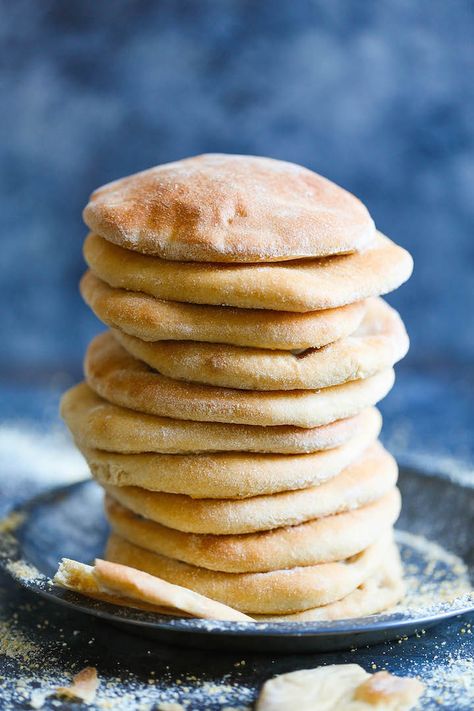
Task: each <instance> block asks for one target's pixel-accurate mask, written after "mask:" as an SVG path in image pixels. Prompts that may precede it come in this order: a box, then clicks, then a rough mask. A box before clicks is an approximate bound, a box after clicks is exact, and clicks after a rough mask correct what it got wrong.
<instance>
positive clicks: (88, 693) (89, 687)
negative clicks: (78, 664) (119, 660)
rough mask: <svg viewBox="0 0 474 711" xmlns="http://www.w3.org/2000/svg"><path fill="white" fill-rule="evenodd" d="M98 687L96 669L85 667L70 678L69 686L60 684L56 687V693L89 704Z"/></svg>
mask: <svg viewBox="0 0 474 711" xmlns="http://www.w3.org/2000/svg"><path fill="white" fill-rule="evenodd" d="M98 688H99V679H98V678H97V669H96V668H95V667H86V668H85V669H83V670H82V671H80V672H79V673H78V674H76V675H75V676H74V677H73V678H72V684H71V686H60V687H59V688H58V689H56V694H57V695H58V696H63V697H66V698H68V699H72V700H73V701H84V703H86V704H91V703H92V702H93V701H94V699H95V694H96V691H97V689H98Z"/></svg>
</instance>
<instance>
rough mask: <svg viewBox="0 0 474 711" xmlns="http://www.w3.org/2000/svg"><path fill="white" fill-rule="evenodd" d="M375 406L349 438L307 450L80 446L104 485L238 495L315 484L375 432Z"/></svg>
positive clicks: (212, 495)
mask: <svg viewBox="0 0 474 711" xmlns="http://www.w3.org/2000/svg"><path fill="white" fill-rule="evenodd" d="M381 425H382V418H381V416H380V413H379V412H378V410H375V409H372V410H366V411H365V412H364V413H362V414H361V422H360V431H358V432H356V433H355V435H354V437H352V438H351V439H350V440H349V441H348V442H346V443H344V444H342V445H340V446H339V447H334V448H332V449H327V450H322V451H320V452H313V453H311V454H296V455H291V454H252V453H247V452H230V453H228V452H216V453H207V454H154V453H150V452H148V453H143V454H121V453H115V452H106V451H103V450H99V449H90V448H88V447H85V446H84V445H79V448H80V449H81V451H82V453H83V455H84V457H85V458H86V460H87V463H88V464H89V467H90V469H91V471H92V473H93V475H94V477H95V478H96V479H97V480H98V481H99V483H101V484H103V485H108V484H112V485H113V486H138V487H141V488H142V489H148V490H149V491H164V492H167V493H169V494H187V495H188V496H192V497H193V498H197V499H226V498H227V499H240V498H247V497H249V496H260V495H262V494H275V493H277V492H279V491H290V490H293V489H304V488H306V487H309V486H316V485H318V484H320V483H321V482H323V481H327V480H328V479H331V477H333V476H336V475H337V474H339V473H340V472H341V471H342V470H343V469H344V468H345V467H347V466H348V465H349V464H350V463H351V462H354V461H355V460H356V459H357V458H358V457H359V456H360V455H361V454H362V452H363V451H364V450H365V449H367V447H368V446H369V445H370V444H372V443H373V442H374V441H375V440H376V439H377V437H378V435H379V433H380V428H381Z"/></svg>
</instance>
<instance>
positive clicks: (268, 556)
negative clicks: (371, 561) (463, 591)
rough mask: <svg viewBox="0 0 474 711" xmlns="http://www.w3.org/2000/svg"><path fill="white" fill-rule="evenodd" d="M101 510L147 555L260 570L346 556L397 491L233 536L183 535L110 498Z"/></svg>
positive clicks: (367, 535)
mask: <svg viewBox="0 0 474 711" xmlns="http://www.w3.org/2000/svg"><path fill="white" fill-rule="evenodd" d="M105 511H106V516H107V518H108V521H109V523H110V525H111V527H112V530H113V531H114V532H115V533H117V534H118V535H119V536H120V537H121V538H124V539H125V540H127V541H130V542H131V543H133V544H135V545H137V546H140V547H141V548H145V549H147V550H149V551H151V552H153V553H159V554H160V555H164V556H168V557H170V558H174V559H176V560H181V561H183V562H185V563H189V564H190V565H197V566H199V567H201V568H207V569H209V570H220V571H223V572H227V573H250V572H253V573H261V572H267V571H270V570H279V569H285V568H294V567H297V566H306V565H316V564H318V563H329V562H333V561H338V560H343V559H345V558H349V557H351V556H353V555H356V554H357V553H360V552H361V551H362V550H364V549H365V548H367V547H368V546H369V545H371V544H372V543H374V542H375V541H376V540H378V538H379V536H380V535H381V534H382V533H383V532H384V531H386V530H387V529H388V528H391V527H392V526H393V524H394V523H395V521H396V519H397V517H398V514H399V512H400V495H399V493H398V490H397V489H392V491H390V492H389V493H387V494H386V495H385V496H384V497H383V498H381V499H378V500H377V501H374V502H372V503H369V504H367V505H365V506H362V507H360V508H358V509H355V510H351V511H346V512H344V513H339V514H335V515H332V516H326V517H324V518H319V519H313V520H310V521H308V522H306V523H302V524H299V525H295V526H287V527H284V528H276V529H273V530H271V531H264V532H262V531H259V532H257V533H247V534H234V535H209V534H207V535H205V534H196V533H183V532H182V531H177V530H176V529H172V528H167V527H166V526H162V525H161V524H159V523H156V522H154V521H149V520H146V519H144V518H142V517H141V516H139V515H136V514H134V513H132V512H131V511H130V510H128V509H126V508H124V507H123V506H121V505H120V504H118V503H117V501H115V500H114V499H112V498H111V497H107V498H106V502H105Z"/></svg>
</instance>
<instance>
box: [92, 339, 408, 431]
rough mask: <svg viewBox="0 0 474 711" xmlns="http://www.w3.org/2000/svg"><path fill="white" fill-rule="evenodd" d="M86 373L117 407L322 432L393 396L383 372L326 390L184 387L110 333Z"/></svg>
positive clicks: (98, 342)
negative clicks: (343, 419) (265, 390)
mask: <svg viewBox="0 0 474 711" xmlns="http://www.w3.org/2000/svg"><path fill="white" fill-rule="evenodd" d="M84 372H85V376H86V380H87V382H88V384H89V385H90V387H91V388H92V389H93V390H95V391H96V392H97V393H98V394H99V395H100V396H101V397H103V398H105V399H106V400H108V401H109V402H112V403H114V404H116V405H122V406H123V407H127V408H130V409H132V410H138V411H139V412H145V413H147V414H150V415H159V416H161V417H173V418H177V419H182V420H197V421H200V422H227V423H235V424H243V425H245V424H247V425H265V426H268V425H295V426H296V427H318V426H320V425H326V424H328V423H330V422H334V421H335V420H339V419H342V418H344V417H351V416H352V415H356V414H358V413H359V412H361V410H363V409H364V408H366V407H369V406H371V405H375V404H376V403H377V402H378V401H379V400H381V399H382V398H383V397H385V395H386V394H387V393H388V392H389V391H390V389H391V387H392V385H393V383H394V379H395V375H394V372H393V370H392V369H388V370H384V371H382V372H380V373H377V374H376V375H373V376H371V377H370V378H366V379H365V380H354V381H351V382H348V383H344V384H342V385H336V386H334V387H330V388H324V389H323V390H305V391H274V392H270V391H267V392H258V391H250V390H237V389H234V390H231V389H229V388H219V387H215V386H212V385H200V384H196V383H184V382H183V381H180V380H173V379H171V378H167V377H165V376H164V375H160V373H157V372H156V371H153V370H151V369H150V368H149V367H148V366H147V365H146V364H145V363H143V362H142V361H139V360H137V359H136V358H134V357H133V356H131V355H130V354H129V353H127V351H126V350H125V349H124V348H122V346H121V345H120V344H119V343H118V342H117V341H116V340H115V338H114V337H113V335H112V334H111V333H110V332H106V333H103V334H101V335H99V336H97V337H96V338H94V340H93V341H91V343H90V344H89V348H88V350H87V354H86V357H85V362H84Z"/></svg>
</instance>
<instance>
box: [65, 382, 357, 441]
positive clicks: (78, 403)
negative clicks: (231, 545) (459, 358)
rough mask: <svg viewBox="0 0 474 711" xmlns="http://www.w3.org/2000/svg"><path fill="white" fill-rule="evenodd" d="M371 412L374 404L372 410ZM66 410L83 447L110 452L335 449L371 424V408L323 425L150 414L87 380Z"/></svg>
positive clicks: (67, 396)
mask: <svg viewBox="0 0 474 711" xmlns="http://www.w3.org/2000/svg"><path fill="white" fill-rule="evenodd" d="M368 412H370V410H369V411H368ZM61 415H62V417H63V418H64V420H65V421H66V424H67V426H68V427H69V429H70V430H71V432H72V434H73V436H74V439H75V440H76V442H77V443H78V445H79V446H80V447H88V448H96V449H103V450H106V451H109V452H124V453H129V454H130V453H139V452H163V453H170V454H171V453H197V452H261V453H264V452H269V453H278V454H299V453H307V452H317V451H320V450H322V449H331V448H332V447H337V446H339V445H340V444H343V443H344V442H347V441H348V440H349V439H350V438H351V437H353V436H354V435H355V434H356V433H357V432H360V431H362V430H363V429H364V428H365V426H366V425H365V423H366V422H367V416H368V414H367V412H362V413H361V414H360V415H357V416H355V417H351V418H346V419H344V420H338V421H336V422H332V423H331V424H329V425H324V426H322V427H312V428H309V429H303V428H300V427H291V426H281V427H252V426H251V425H228V424H221V423H219V422H193V421H192V420H173V419H171V418H168V417H156V416H153V415H145V414H144V413H141V412H135V411H133V410H127V409H126V408H124V407H119V406H118V405H112V404H111V403H109V402H107V401H106V400H103V399H102V398H101V397H99V396H98V395H97V394H96V393H95V392H94V391H93V390H91V389H90V388H89V386H88V385H87V384H86V383H80V384H79V385H76V386H75V387H73V388H71V389H70V390H68V391H67V392H66V393H65V394H64V395H63V397H62V400H61Z"/></svg>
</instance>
